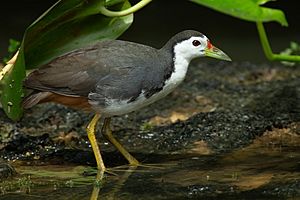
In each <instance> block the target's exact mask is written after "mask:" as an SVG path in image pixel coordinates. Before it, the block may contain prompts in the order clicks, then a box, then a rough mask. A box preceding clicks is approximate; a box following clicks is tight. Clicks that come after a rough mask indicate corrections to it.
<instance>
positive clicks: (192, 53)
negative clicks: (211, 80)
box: [174, 35, 231, 62]
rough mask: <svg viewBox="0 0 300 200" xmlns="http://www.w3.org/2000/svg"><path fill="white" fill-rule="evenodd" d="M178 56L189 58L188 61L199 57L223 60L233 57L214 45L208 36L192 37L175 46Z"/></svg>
mask: <svg viewBox="0 0 300 200" xmlns="http://www.w3.org/2000/svg"><path fill="white" fill-rule="evenodd" d="M174 53H175V55H176V56H180V57H181V58H183V59H185V60H187V61H188V62H189V61H191V60H192V59H194V58H198V57H204V56H208V57H213V58H217V59H221V60H227V61H230V60H231V59H230V58H229V57H228V56H227V55H226V54H225V53H224V52H222V51H221V50H220V49H218V48H216V47H215V46H213V45H212V44H211V43H210V41H209V39H208V38H207V37H206V36H204V35H203V36H202V37H200V36H198V37H195V36H194V37H190V38H189V39H187V40H183V41H182V42H180V43H178V44H176V45H175V46H174Z"/></svg>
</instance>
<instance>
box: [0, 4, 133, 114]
mask: <svg viewBox="0 0 300 200" xmlns="http://www.w3.org/2000/svg"><path fill="white" fill-rule="evenodd" d="M104 4H107V5H109V6H111V7H110V9H112V10H113V9H115V10H123V9H126V8H129V7H130V3H129V1H128V0H126V1H124V0H123V1H120V0H110V1H108V0H106V1H104V0H85V1H82V0H60V1H58V2H57V3H56V4H54V5H53V6H52V7H51V8H50V9H49V10H48V11H46V12H45V13H44V14H43V15H42V16H40V17H39V18H38V19H37V20H36V21H35V22H34V23H33V24H32V25H30V26H29V27H28V28H27V30H26V31H25V34H24V37H23V42H22V45H21V49H20V52H19V56H18V58H17V60H16V63H15V65H14V67H13V68H12V70H11V71H10V72H9V73H7V74H6V75H5V77H4V78H3V80H2V83H1V85H2V95H1V97H0V100H1V103H2V106H3V109H4V110H5V112H6V114H7V115H8V117H10V118H11V119H13V120H18V119H19V118H20V117H21V114H22V108H21V102H22V95H23V89H22V81H23V79H24V77H25V69H33V68H37V67H39V66H41V65H43V64H45V63H47V62H49V61H50V60H52V59H54V58H55V57H57V56H59V55H62V54H64V53H66V52H69V51H72V50H74V49H77V48H80V47H83V46H85V45H88V44H90V43H93V42H95V41H99V40H103V39H108V38H109V39H115V38H117V37H119V36H120V35H121V34H122V33H123V32H124V31H125V30H127V29H128V28H129V26H130V25H131V23H132V21H133V15H132V14H131V15H128V16H124V17H116V18H109V17H106V16H104V15H101V14H99V12H98V10H99V7H100V6H103V5H104ZM12 81H13V84H12ZM11 84H12V85H11Z"/></svg>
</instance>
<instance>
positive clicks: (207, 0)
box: [191, 0, 288, 26]
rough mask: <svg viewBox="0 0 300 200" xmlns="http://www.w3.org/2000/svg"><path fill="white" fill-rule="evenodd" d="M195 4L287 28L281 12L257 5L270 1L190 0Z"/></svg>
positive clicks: (249, 19) (241, 17) (245, 18)
mask: <svg viewBox="0 0 300 200" xmlns="http://www.w3.org/2000/svg"><path fill="white" fill-rule="evenodd" d="M191 1H192V2H195V3H197V4H200V5H203V6H206V7H209V8H212V9H214V10H217V11H219V12H222V13H225V14H228V15H231V16H234V17H237V18H240V19H244V20H248V21H253V22H269V21H276V22H279V23H280V24H281V25H283V26H287V25H288V23H287V21H286V18H285V15H284V13H283V12H282V11H281V10H278V9H272V8H266V7H261V6H259V4H262V3H265V2H267V1H270V0H191Z"/></svg>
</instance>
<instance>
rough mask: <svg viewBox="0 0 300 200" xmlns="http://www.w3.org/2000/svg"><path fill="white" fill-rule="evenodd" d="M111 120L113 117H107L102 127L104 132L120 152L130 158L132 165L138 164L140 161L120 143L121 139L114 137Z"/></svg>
mask: <svg viewBox="0 0 300 200" xmlns="http://www.w3.org/2000/svg"><path fill="white" fill-rule="evenodd" d="M110 121H111V118H105V119H104V124H103V127H102V134H103V135H104V136H105V137H106V138H107V139H108V140H109V141H110V143H112V144H113V145H114V146H115V147H116V148H117V149H118V150H119V151H120V153H121V154H122V155H123V156H124V157H125V158H126V159H127V160H128V162H129V164H130V165H133V166H137V165H139V161H137V159H135V158H134V157H133V156H132V155H131V154H130V153H129V152H128V151H127V150H126V149H125V148H124V147H123V146H122V145H121V144H120V143H119V141H118V140H117V139H116V138H114V136H113V135H112V132H111V129H110Z"/></svg>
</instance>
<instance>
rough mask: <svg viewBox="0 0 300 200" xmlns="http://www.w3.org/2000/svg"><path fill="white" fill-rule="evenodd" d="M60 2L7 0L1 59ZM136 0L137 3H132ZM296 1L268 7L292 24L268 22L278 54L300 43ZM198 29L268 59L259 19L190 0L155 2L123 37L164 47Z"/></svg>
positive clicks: (238, 53)
mask: <svg viewBox="0 0 300 200" xmlns="http://www.w3.org/2000/svg"><path fill="white" fill-rule="evenodd" d="M55 2H56V0H47V1H45V0H44V1H41V0H19V1H3V2H2V3H1V12H0V27H1V31H0V59H1V60H2V58H3V57H4V56H5V55H6V52H7V46H8V40H9V38H14V39H17V40H21V38H22V35H23V32H24V30H25V29H26V27H27V26H28V25H30V24H31V23H32V22H33V21H34V20H35V19H36V18H37V17H38V16H39V15H41V14H42V13H43V12H44V11H45V10H47V8H49V7H50V6H51V5H52V4H53V3H55ZM131 2H132V3H135V2H137V1H131ZM296 4H297V3H295V1H292V0H290V1H284V0H278V1H277V2H270V3H268V4H267V6H268V7H274V8H276V7H277V8H280V9H282V10H283V11H284V12H285V14H286V17H287V20H288V22H289V27H288V28H285V27H282V26H281V25H280V24H278V23H275V22H271V23H267V24H266V28H267V32H268V36H269V38H270V43H271V45H272V47H273V50H274V51H275V52H278V51H280V50H283V49H284V48H286V47H288V46H289V42H290V41H296V42H300V35H299V33H300V30H299V29H300V28H299V26H298V24H299V21H300V16H299V14H298V13H299V8H300V6H298V5H296ZM184 29H195V30H198V31H200V32H202V33H204V34H206V35H207V36H208V37H209V38H210V39H211V41H212V42H213V44H215V45H216V46H217V47H219V48H221V49H222V50H224V51H225V52H226V53H227V54H228V55H230V56H231V57H232V58H233V60H236V61H243V60H249V61H252V62H258V63H259V62H265V61H266V59H265V57H264V54H263V52H262V49H261V46H260V42H259V39H258V34H257V31H256V26H255V23H252V22H247V21H242V20H239V19H237V18H233V17H230V16H227V15H224V14H221V13H218V12H215V11H213V10H211V9H208V8H206V7H202V6H200V5H197V4H194V3H192V2H189V1H186V0H156V1H155V0H154V1H153V2H152V3H150V4H149V5H148V6H146V7H145V8H143V9H142V10H140V11H138V12H137V13H136V14H135V20H134V23H133V25H132V26H131V27H130V28H129V30H128V31H127V32H126V33H125V34H124V35H123V36H122V37H121V38H122V39H124V40H131V41H136V42H139V43H144V44H148V45H151V46H154V47H161V46H162V45H163V44H164V43H165V42H166V40H168V38H169V37H171V36H172V35H173V34H175V33H177V32H179V31H181V30H184Z"/></svg>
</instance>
